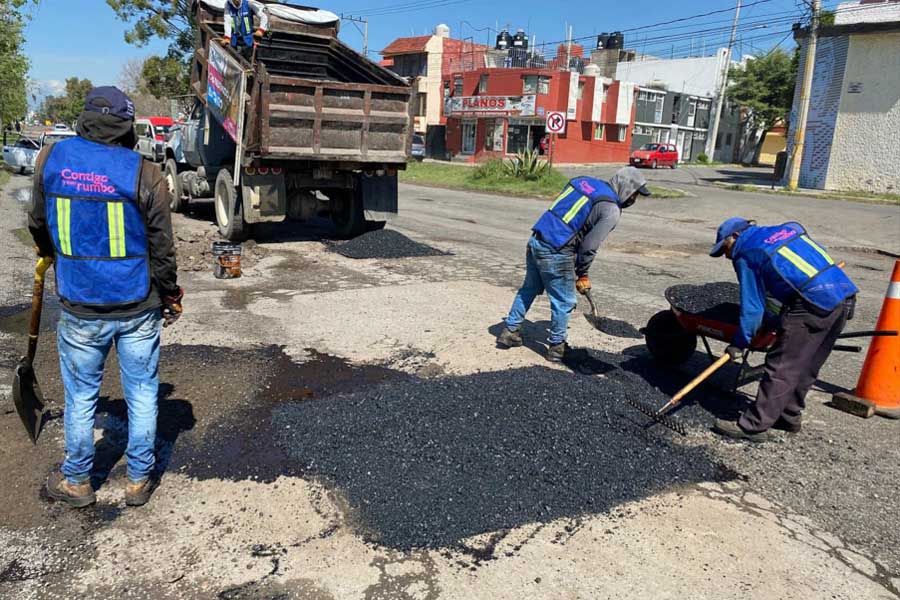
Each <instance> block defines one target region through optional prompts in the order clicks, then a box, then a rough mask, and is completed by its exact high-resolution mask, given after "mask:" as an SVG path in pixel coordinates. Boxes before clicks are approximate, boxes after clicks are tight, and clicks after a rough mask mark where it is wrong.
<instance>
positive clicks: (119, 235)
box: [106, 202, 125, 258]
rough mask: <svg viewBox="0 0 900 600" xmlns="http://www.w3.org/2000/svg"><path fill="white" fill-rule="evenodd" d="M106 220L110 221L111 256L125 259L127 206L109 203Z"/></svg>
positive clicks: (119, 203)
mask: <svg viewBox="0 0 900 600" xmlns="http://www.w3.org/2000/svg"><path fill="white" fill-rule="evenodd" d="M106 218H107V220H108V221H109V255H110V256H111V257H113V258H123V257H124V256H125V205H124V204H122V203H121V202H110V203H108V204H107V205H106Z"/></svg>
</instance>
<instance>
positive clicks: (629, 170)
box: [609, 167, 650, 203]
mask: <svg viewBox="0 0 900 600" xmlns="http://www.w3.org/2000/svg"><path fill="white" fill-rule="evenodd" d="M609 185H610V186H611V187H612V189H614V190H615V191H616V195H618V196H619V201H620V202H622V203H624V202H626V201H627V200H628V199H629V198H631V196H633V195H634V193H635V192H637V193H639V194H640V195H641V196H649V195H650V190H648V189H647V180H646V179H644V176H643V175H642V174H641V172H640V171H638V170H637V169H636V168H634V167H625V168H623V169H619V171H618V172H617V173H616V174H615V175H613V176H612V179H610V180H609Z"/></svg>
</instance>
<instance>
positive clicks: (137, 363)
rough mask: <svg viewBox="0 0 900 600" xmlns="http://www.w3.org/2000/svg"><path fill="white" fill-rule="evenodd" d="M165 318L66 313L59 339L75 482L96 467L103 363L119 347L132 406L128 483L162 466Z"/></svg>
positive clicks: (155, 313) (69, 476)
mask: <svg viewBox="0 0 900 600" xmlns="http://www.w3.org/2000/svg"><path fill="white" fill-rule="evenodd" d="M161 322H162V320H161V315H160V311H159V310H152V311H148V312H145V313H143V314H140V315H138V316H136V317H132V318H129V319H82V318H79V317H76V316H75V315H73V314H71V313H68V312H66V311H63V312H62V313H61V314H60V317H59V326H58V327H57V340H58V343H59V365H60V370H61V372H62V381H63V385H64V386H65V389H66V411H65V418H64V420H65V430H66V460H65V461H64V462H63V466H62V473H63V475H65V477H66V480H68V481H69V483H74V484H78V483H84V482H86V481H88V480H89V479H90V475H91V468H92V467H93V464H94V412H95V411H96V409H97V400H98V399H99V397H100V383H101V382H102V381H103V363H104V362H105V361H106V356H107V354H109V350H110V348H111V347H112V345H113V343H115V345H116V353H117V354H118V357H119V370H120V372H121V376H122V389H123V390H124V391H125V401H126V403H127V405H128V447H127V449H126V450H125V456H126V459H127V462H128V479H129V480H131V481H133V482H140V481H143V480H145V479H147V478H148V477H149V476H150V474H151V473H152V471H153V468H154V465H155V463H156V457H155V455H154V445H155V443H156V415H157V412H158V403H159V401H158V397H157V394H158V391H159V369H158V367H159V338H160V324H161Z"/></svg>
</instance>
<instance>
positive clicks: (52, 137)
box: [3, 129, 75, 175]
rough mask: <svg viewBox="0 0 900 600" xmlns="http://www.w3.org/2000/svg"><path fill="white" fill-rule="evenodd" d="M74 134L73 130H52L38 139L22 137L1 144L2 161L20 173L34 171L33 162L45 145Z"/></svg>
mask: <svg viewBox="0 0 900 600" xmlns="http://www.w3.org/2000/svg"><path fill="white" fill-rule="evenodd" d="M74 135H75V132H74V131H71V130H68V131H62V130H58V129H57V130H53V131H45V132H44V133H42V134H41V137H40V139H39V141H35V140H33V139H31V138H26V137H23V138H21V139H19V141H17V142H16V143H15V144H12V145H9V146H6V145H5V146H3V161H4V162H5V163H6V164H8V165H9V166H10V167H12V168H13V169H16V170H18V171H19V173H21V174H23V175H24V174H25V173H26V172H27V171H29V170H30V171H34V163H35V161H36V160H37V156H38V153H39V152H40V151H41V148H43V147H44V146H45V145H48V144H52V143H53V142H58V141H59V140H63V139H65V138H68V137H72V136H74Z"/></svg>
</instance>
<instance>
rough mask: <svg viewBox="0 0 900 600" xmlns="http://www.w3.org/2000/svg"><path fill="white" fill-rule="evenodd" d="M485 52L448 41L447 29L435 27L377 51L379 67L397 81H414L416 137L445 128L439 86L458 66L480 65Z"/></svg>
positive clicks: (466, 44) (441, 88)
mask: <svg viewBox="0 0 900 600" xmlns="http://www.w3.org/2000/svg"><path fill="white" fill-rule="evenodd" d="M485 49H486V48H485V46H483V45H481V44H475V43H472V42H467V41H462V40H454V39H452V38H451V37H450V28H449V27H447V26H446V25H438V26H437V27H435V28H434V34H432V35H423V36H415V37H404V38H397V39H396V40H394V41H393V42H391V43H390V44H389V45H388V46H387V47H386V48H385V49H384V50H382V51H381V55H382V56H383V57H384V60H382V61H381V65H383V66H385V67H387V68H388V69H390V70H392V71H393V72H395V73H397V74H398V75H400V76H401V77H408V78H410V80H413V79H415V80H417V84H416V91H417V92H418V103H417V106H416V117H415V129H416V131H417V132H418V133H426V131H427V128H428V127H429V126H431V127H435V126H442V125H445V124H446V120H445V119H444V117H443V115H442V114H441V113H442V108H443V104H444V92H445V90H444V85H443V82H444V81H445V80H446V77H447V76H449V74H450V72H451V71H452V70H453V69H454V68H456V67H457V65H459V64H460V63H465V62H470V61H482V62H483V60H484V51H485ZM446 91H447V92H449V90H446Z"/></svg>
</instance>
